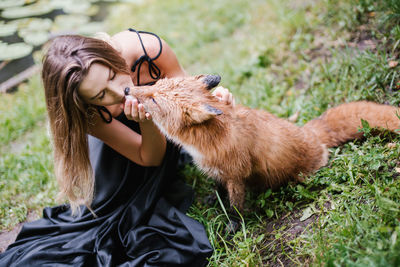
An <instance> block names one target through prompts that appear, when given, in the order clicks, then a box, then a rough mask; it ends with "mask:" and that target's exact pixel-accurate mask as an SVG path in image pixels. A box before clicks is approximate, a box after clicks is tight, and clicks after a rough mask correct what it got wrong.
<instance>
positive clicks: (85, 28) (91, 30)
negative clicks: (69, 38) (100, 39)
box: [77, 22, 104, 35]
mask: <svg viewBox="0 0 400 267" xmlns="http://www.w3.org/2000/svg"><path fill="white" fill-rule="evenodd" d="M101 31H104V24H103V23H102V22H91V23H87V24H84V25H82V26H80V27H79V28H78V30H77V33H78V34H82V35H93V34H95V33H96V32H101Z"/></svg>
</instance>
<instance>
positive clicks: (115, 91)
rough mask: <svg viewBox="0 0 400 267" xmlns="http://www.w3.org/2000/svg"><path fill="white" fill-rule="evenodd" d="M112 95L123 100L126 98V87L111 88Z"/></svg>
mask: <svg viewBox="0 0 400 267" xmlns="http://www.w3.org/2000/svg"><path fill="white" fill-rule="evenodd" d="M109 89H110V93H111V94H112V95H114V96H116V97H118V98H123V97H124V96H125V92H124V87H122V88H121V86H109Z"/></svg>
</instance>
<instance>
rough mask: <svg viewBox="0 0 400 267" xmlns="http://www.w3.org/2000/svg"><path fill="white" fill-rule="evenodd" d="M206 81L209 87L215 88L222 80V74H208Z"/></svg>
mask: <svg viewBox="0 0 400 267" xmlns="http://www.w3.org/2000/svg"><path fill="white" fill-rule="evenodd" d="M203 81H204V83H205V84H206V85H207V89H208V90H210V89H213V88H214V87H215V86H217V85H218V84H219V82H220V81H221V76H219V75H207V76H206V77H204V79H203Z"/></svg>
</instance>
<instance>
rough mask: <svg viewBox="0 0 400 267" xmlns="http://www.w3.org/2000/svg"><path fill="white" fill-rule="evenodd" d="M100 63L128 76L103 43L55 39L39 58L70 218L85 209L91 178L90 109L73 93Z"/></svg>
mask: <svg viewBox="0 0 400 267" xmlns="http://www.w3.org/2000/svg"><path fill="white" fill-rule="evenodd" d="M95 62H96V63H101V64H104V65H105V66H107V67H110V68H112V69H113V70H114V71H116V72H123V73H129V70H128V67H127V65H126V62H125V61H124V59H123V58H122V57H121V56H120V55H119V53H118V51H116V50H115V49H114V48H113V47H112V46H111V45H109V44H108V43H107V42H105V41H102V40H99V39H96V38H90V37H84V36H79V35H63V36H58V37H56V38H54V39H53V40H52V41H51V43H50V44H49V46H48V50H47V52H46V55H45V57H44V59H43V69H42V79H43V85H44V89H45V97H46V105H47V111H48V116H49V123H50V129H51V133H52V139H53V146H54V171H55V175H56V178H57V181H58V184H59V187H60V194H61V196H65V197H67V198H68V200H69V202H70V204H71V209H72V213H73V214H75V213H76V211H77V210H79V205H86V206H87V207H88V208H89V209H90V205H91V203H92V200H93V195H94V175H93V170H92V166H91V164H90V160H89V151H88V150H89V148H88V138H87V134H88V130H89V123H90V117H91V116H92V115H93V114H94V113H93V111H94V110H95V109H94V108H93V106H91V105H88V104H87V103H85V102H84V101H83V100H82V99H81V97H80V96H79V94H78V88H79V86H80V84H81V82H82V80H83V79H84V77H85V75H86V74H87V73H88V71H89V68H90V66H91V64H93V63H95Z"/></svg>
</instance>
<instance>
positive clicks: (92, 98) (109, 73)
mask: <svg viewBox="0 0 400 267" xmlns="http://www.w3.org/2000/svg"><path fill="white" fill-rule="evenodd" d="M110 75H111V67H110V68H109V69H108V76H107V77H108V78H107V81H108V80H109V78H110ZM102 92H103V90H100V91H99V92H98V93H97V94H96V95H95V96H93V97H91V98H90V100H94V99H96V98H97V97H98V96H99V95H100V94H101V93H102Z"/></svg>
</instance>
